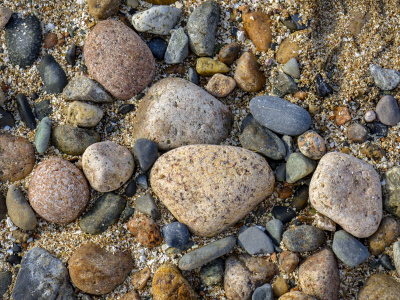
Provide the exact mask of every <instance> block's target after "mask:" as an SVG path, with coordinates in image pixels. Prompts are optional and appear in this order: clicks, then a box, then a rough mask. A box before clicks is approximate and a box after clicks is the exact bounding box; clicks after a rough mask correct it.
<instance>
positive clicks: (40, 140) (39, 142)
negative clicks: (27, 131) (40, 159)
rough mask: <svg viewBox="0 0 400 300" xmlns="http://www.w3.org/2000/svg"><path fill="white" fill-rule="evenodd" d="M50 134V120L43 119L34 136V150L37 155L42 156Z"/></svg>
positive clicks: (47, 118)
mask: <svg viewBox="0 0 400 300" xmlns="http://www.w3.org/2000/svg"><path fill="white" fill-rule="evenodd" d="M50 133H51V120H50V118H49V117H44V118H43V119H42V121H40V124H39V126H38V128H37V131H36V134H35V144H36V150H37V152H39V154H43V153H44V152H45V151H46V149H47V145H48V144H49V140H50Z"/></svg>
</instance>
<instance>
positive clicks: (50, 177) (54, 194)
mask: <svg viewBox="0 0 400 300" xmlns="http://www.w3.org/2000/svg"><path fill="white" fill-rule="evenodd" d="M28 197H29V202H30V204H31V205H32V208H33V209H34V210H35V211H36V212H37V213H38V214H39V215H40V216H41V217H42V218H44V219H46V220H47V221H50V222H54V223H61V224H63V223H69V222H72V221H73V220H75V219H76V218H77V217H79V215H80V214H81V213H82V212H83V211H84V210H85V208H86V205H87V204H88V202H89V197H90V192H89V186H88V184H87V181H86V179H85V176H83V174H82V171H81V170H79V169H78V168H77V167H75V166H74V165H73V164H72V163H70V162H69V161H67V160H65V159H62V158H58V157H51V158H49V159H46V160H45V161H43V162H41V163H40V164H39V165H38V166H37V168H36V169H35V172H34V173H33V175H32V178H31V181H30V182H29V193H28Z"/></svg>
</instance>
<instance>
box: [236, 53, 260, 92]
mask: <svg viewBox="0 0 400 300" xmlns="http://www.w3.org/2000/svg"><path fill="white" fill-rule="evenodd" d="M234 78H235V80H236V83H237V85H238V86H239V87H240V88H241V89H242V90H243V91H245V92H258V91H259V90H261V89H262V87H263V85H264V84H265V76H264V73H263V72H262V71H260V65H259V64H258V62H257V58H256V57H255V56H254V54H253V53H251V52H245V53H243V54H242V55H241V56H240V58H239V60H238V62H237V67H236V71H235V75H234Z"/></svg>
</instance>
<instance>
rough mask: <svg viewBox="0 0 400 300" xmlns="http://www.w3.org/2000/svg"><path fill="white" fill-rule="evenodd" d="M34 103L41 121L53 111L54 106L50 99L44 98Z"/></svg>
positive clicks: (37, 116) (36, 114) (36, 113)
mask: <svg viewBox="0 0 400 300" xmlns="http://www.w3.org/2000/svg"><path fill="white" fill-rule="evenodd" d="M33 105H34V107H35V116H36V118H37V119H38V120H39V121H40V120H42V119H43V118H44V117H46V116H50V115H51V114H52V113H53V107H52V106H51V103H50V100H43V101H40V102H37V103H34V104H33Z"/></svg>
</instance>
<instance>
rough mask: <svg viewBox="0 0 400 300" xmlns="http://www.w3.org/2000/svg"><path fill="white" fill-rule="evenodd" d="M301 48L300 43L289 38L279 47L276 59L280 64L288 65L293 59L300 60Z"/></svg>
mask: <svg viewBox="0 0 400 300" xmlns="http://www.w3.org/2000/svg"><path fill="white" fill-rule="evenodd" d="M300 49H301V47H300V44H299V42H297V41H295V40H293V39H292V37H287V38H286V39H285V40H284V41H283V42H282V44H281V45H280V46H279V48H278V51H277V52H276V56H275V59H276V61H277V62H278V63H280V64H286V63H287V62H288V61H289V60H290V59H291V58H295V59H297V60H298V59H299V53H300V52H299V51H300Z"/></svg>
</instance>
